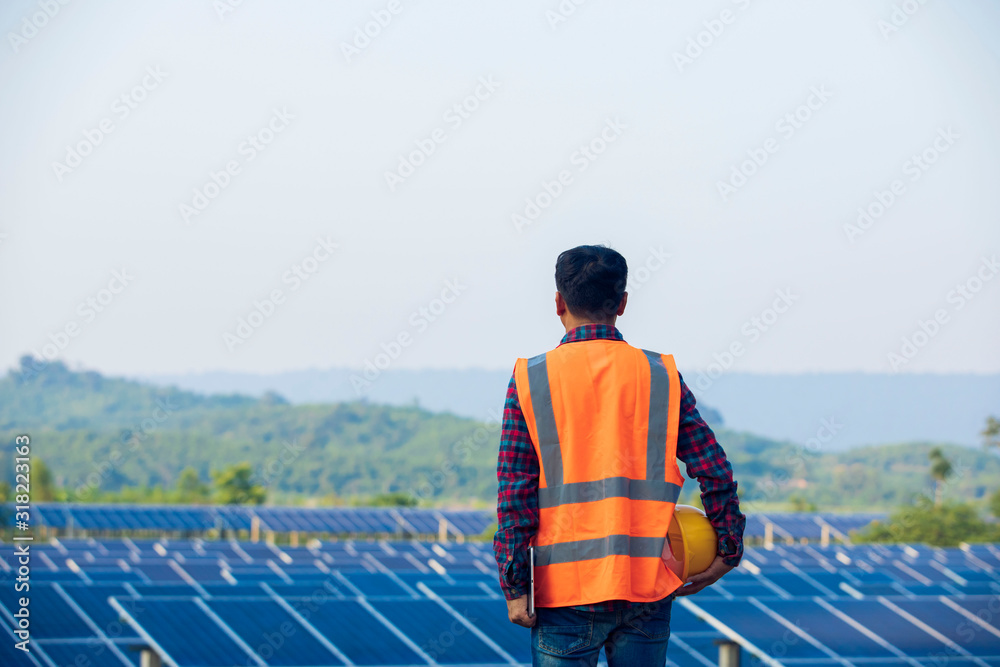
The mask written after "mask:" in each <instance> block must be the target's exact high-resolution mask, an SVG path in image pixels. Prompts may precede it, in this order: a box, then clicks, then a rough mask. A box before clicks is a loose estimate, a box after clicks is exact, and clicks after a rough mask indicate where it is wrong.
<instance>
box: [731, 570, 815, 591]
mask: <svg viewBox="0 0 1000 667" xmlns="http://www.w3.org/2000/svg"><path fill="white" fill-rule="evenodd" d="M764 576H765V577H766V578H767V580H768V581H770V582H772V583H774V584H775V585H776V586H778V587H779V588H781V590H783V591H785V592H786V593H788V594H789V595H824V594H825V593H824V591H823V590H822V589H820V588H818V587H816V586H814V585H813V584H811V583H809V581H807V580H806V579H804V578H803V577H800V576H799V575H797V574H795V573H794V572H767V573H765V575H764ZM723 581H728V577H727V578H726V579H724V580H723Z"/></svg>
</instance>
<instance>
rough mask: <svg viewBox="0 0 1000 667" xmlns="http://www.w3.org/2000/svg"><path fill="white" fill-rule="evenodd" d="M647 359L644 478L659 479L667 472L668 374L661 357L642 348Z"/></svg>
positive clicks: (664, 476)
mask: <svg viewBox="0 0 1000 667" xmlns="http://www.w3.org/2000/svg"><path fill="white" fill-rule="evenodd" d="M642 352H643V354H645V355H646V359H647V360H648V361H649V433H648V434H647V436H646V479H648V480H661V479H664V478H666V474H667V413H668V406H669V405H670V374H669V373H668V372H667V367H666V366H664V365H663V358H662V357H661V356H660V355H659V354H657V353H656V352H650V351H649V350H643V351H642Z"/></svg>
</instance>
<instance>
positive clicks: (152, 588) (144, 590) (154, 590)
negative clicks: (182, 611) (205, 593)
mask: <svg viewBox="0 0 1000 667" xmlns="http://www.w3.org/2000/svg"><path fill="white" fill-rule="evenodd" d="M132 588H134V589H135V591H136V592H137V593H138V594H139V595H142V596H144V597H154V596H183V597H191V596H192V595H197V594H198V591H196V590H195V588H194V586H189V585H188V584H185V583H176V584H132Z"/></svg>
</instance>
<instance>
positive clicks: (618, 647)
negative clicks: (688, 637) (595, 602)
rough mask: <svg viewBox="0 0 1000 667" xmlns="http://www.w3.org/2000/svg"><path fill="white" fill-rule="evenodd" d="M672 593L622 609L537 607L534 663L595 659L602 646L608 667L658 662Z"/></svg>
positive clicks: (655, 666)
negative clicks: (591, 609)
mask: <svg viewBox="0 0 1000 667" xmlns="http://www.w3.org/2000/svg"><path fill="white" fill-rule="evenodd" d="M673 601H674V595H672V594H671V595H669V596H667V597H666V598H664V599H662V600H659V601H657V602H646V603H642V604H636V605H634V606H631V607H629V608H628V609H623V610H621V611H576V610H574V609H570V608H568V607H538V608H537V609H535V615H536V619H535V626H534V627H533V628H531V663H532V665H535V666H536V667H566V666H567V665H589V666H590V667H593V666H594V665H596V664H597V658H598V656H599V655H600V653H601V648H602V647H603V648H604V652H605V655H606V656H607V658H608V667H637V666H639V667H662V666H663V665H665V664H666V662H667V641H668V640H669V639H670V607H671V605H672V604H673Z"/></svg>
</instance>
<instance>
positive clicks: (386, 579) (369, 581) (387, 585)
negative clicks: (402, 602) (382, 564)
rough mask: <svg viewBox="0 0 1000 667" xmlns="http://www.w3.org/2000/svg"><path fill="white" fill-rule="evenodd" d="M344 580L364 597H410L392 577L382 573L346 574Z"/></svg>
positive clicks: (408, 592)
mask: <svg viewBox="0 0 1000 667" xmlns="http://www.w3.org/2000/svg"><path fill="white" fill-rule="evenodd" d="M343 574H344V578H345V579H347V580H348V581H349V582H351V583H352V584H354V586H355V587H356V588H357V589H358V590H360V591H361V593H362V594H364V595H407V596H409V595H410V591H408V590H406V589H405V588H403V587H402V586H400V585H399V584H398V583H397V582H396V581H395V580H393V578H392V577H390V576H389V575H387V574H383V573H381V572H346V573H343Z"/></svg>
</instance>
